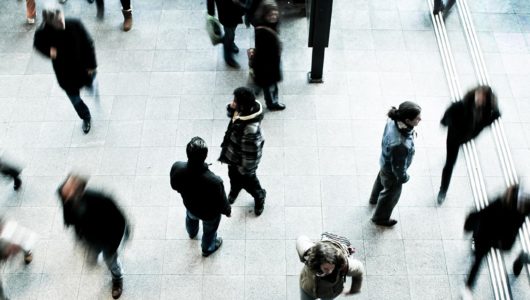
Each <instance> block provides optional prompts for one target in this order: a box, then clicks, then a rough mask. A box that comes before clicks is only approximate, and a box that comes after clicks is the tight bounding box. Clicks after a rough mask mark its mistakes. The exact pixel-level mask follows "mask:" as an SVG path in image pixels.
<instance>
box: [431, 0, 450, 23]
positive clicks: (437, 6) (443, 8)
mask: <svg viewBox="0 0 530 300" xmlns="http://www.w3.org/2000/svg"><path fill="white" fill-rule="evenodd" d="M455 2H456V0H447V4H445V5H444V3H443V0H434V8H433V12H432V13H433V14H434V15H437V14H439V13H440V12H441V13H443V17H444V19H445V18H446V17H447V16H448V15H449V12H450V11H451V7H453V5H455Z"/></svg>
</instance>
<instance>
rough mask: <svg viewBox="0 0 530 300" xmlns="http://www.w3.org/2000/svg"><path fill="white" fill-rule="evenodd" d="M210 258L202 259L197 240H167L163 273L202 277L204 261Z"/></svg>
mask: <svg viewBox="0 0 530 300" xmlns="http://www.w3.org/2000/svg"><path fill="white" fill-rule="evenodd" d="M220 251H221V250H220ZM177 253H178V255H177ZM213 256H215V254H213V255H212V257H213ZM210 258H211V257H208V258H203V257H202V255H201V248H200V242H199V241H197V240H166V241H165V247H164V265H163V272H164V274H170V275H174V274H177V275H201V274H203V264H204V260H205V259H210Z"/></svg>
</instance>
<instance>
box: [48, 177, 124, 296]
mask: <svg viewBox="0 0 530 300" xmlns="http://www.w3.org/2000/svg"><path fill="white" fill-rule="evenodd" d="M86 184H87V179H85V178H83V177H81V176H78V175H72V174H70V175H68V177H67V178H66V181H65V182H64V183H63V184H62V185H61V186H60V187H59V190H58V194H59V198H60V199H61V204H62V207H63V218H64V224H65V226H66V227H69V226H73V227H74V229H75V233H76V236H77V238H78V239H79V240H80V241H81V242H83V244H84V246H86V247H87V249H88V251H89V255H90V258H92V262H93V263H95V262H96V261H97V257H98V256H99V254H100V253H103V259H104V260H105V263H106V265H107V267H108V268H109V270H110V272H111V274H112V298H114V299H118V298H119V297H120V296H121V293H122V290H123V271H122V267H121V262H120V259H119V257H118V252H119V251H118V250H119V246H120V244H122V242H124V241H125V240H127V239H128V236H129V226H128V224H127V220H126V218H125V215H124V214H123V212H122V211H121V210H120V208H119V207H118V205H117V204H116V203H115V201H114V200H113V199H112V198H110V197H109V196H107V195H105V194H103V193H101V192H98V191H94V190H91V189H86Z"/></svg>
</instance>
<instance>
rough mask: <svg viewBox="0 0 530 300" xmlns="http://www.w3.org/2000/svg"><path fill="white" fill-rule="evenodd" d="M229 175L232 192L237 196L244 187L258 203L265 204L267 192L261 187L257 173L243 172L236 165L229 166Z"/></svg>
mask: <svg viewBox="0 0 530 300" xmlns="http://www.w3.org/2000/svg"><path fill="white" fill-rule="evenodd" d="M228 177H229V178H230V193H231V194H233V195H234V196H237V195H238V194H239V192H240V191H241V190H242V189H245V191H247V192H248V193H249V194H250V195H252V197H254V201H255V203H256V204H263V202H264V201H265V193H266V192H265V190H264V189H263V188H262V187H261V184H260V182H259V180H258V177H257V176H256V173H252V174H241V173H240V172H239V170H238V169H237V167H236V166H228ZM258 202H261V203H258Z"/></svg>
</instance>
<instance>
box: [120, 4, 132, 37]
mask: <svg viewBox="0 0 530 300" xmlns="http://www.w3.org/2000/svg"><path fill="white" fill-rule="evenodd" d="M121 12H122V13H123V31H125V32H127V31H129V30H131V28H132V25H133V19H132V9H127V10H125V9H124V10H122V11H121Z"/></svg>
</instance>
